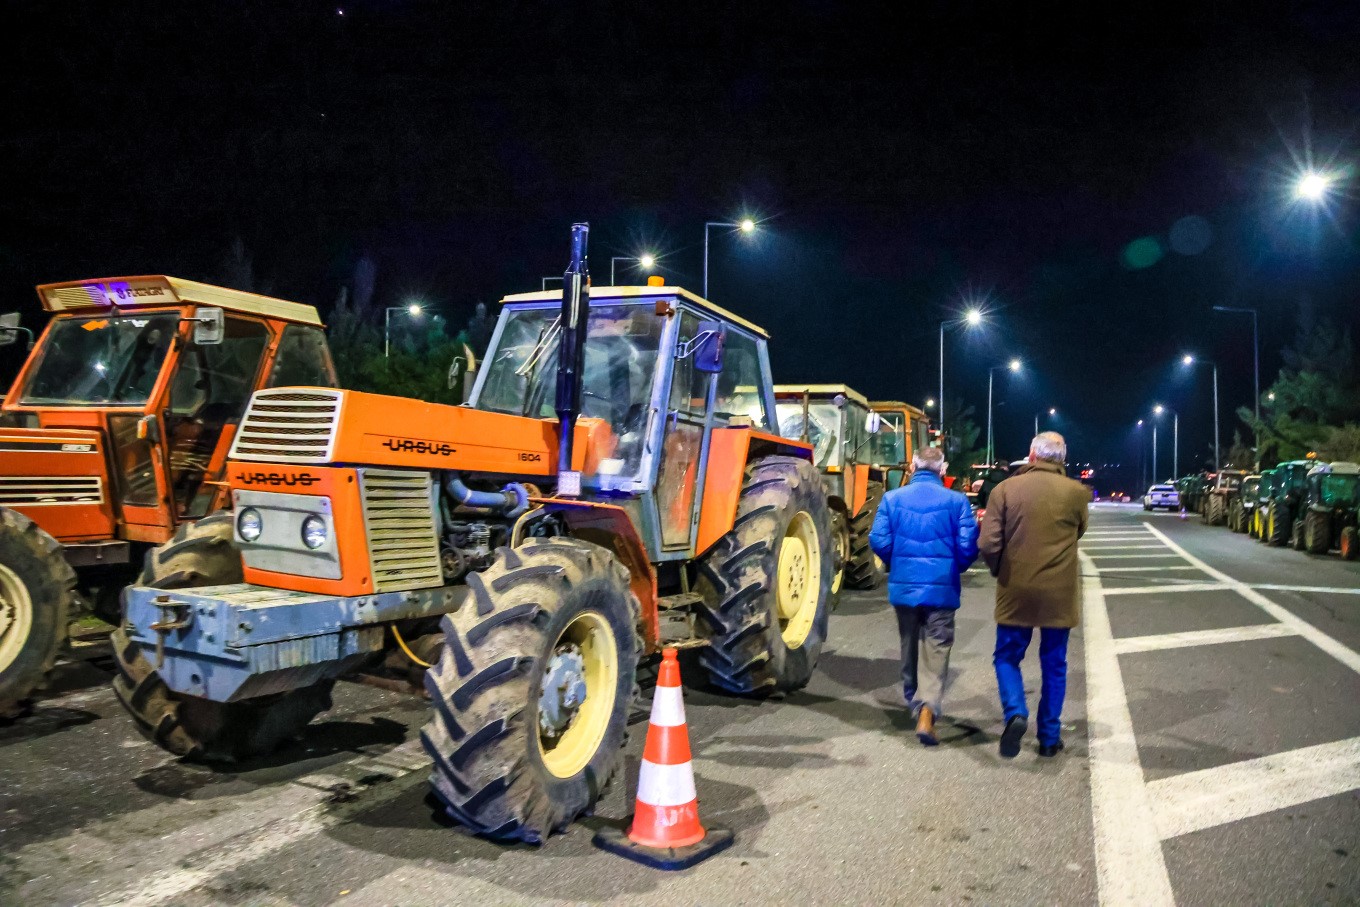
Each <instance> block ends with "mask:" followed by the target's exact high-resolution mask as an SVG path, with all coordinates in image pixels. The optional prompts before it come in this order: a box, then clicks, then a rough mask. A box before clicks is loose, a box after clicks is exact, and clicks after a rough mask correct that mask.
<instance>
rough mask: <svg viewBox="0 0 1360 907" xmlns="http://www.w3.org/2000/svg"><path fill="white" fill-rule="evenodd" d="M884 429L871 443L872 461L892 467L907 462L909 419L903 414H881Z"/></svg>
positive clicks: (880, 430)
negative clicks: (907, 424) (907, 423)
mask: <svg viewBox="0 0 1360 907" xmlns="http://www.w3.org/2000/svg"><path fill="white" fill-rule="evenodd" d="M879 415H880V416H881V417H882V419H883V427H882V428H880V429H879V430H878V434H876V435H874V437H873V439H872V440H871V441H870V442H869V444H870V448H871V457H870V459H871V460H872V462H874V463H879V464H881V465H884V466H891V465H894V464H897V463H905V462H906V460H907V426H906V422H907V417H906V416H905V415H903V414H902V413H880V414H879Z"/></svg>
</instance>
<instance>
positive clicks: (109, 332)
mask: <svg viewBox="0 0 1360 907" xmlns="http://www.w3.org/2000/svg"><path fill="white" fill-rule="evenodd" d="M38 296H39V299H40V300H41V301H42V305H43V308H44V309H45V310H46V311H48V312H50V313H52V318H51V320H50V322H49V323H48V325H47V329H46V330H45V331H43V333H42V336H41V337H40V338H38V341H37V344H36V346H34V348H33V350H32V353H31V354H30V355H29V357H28V360H27V362H26V363H25V364H24V366H23V369H22V371H21V372H20V373H19V376H18V378H17V379H16V380H15V382H14V386H13V388H12V389H11V391H10V392H9V394H8V395H7V396H6V398H5V400H4V405H3V409H0V715H4V714H7V713H13V711H14V710H15V708H16V706H18V704H19V703H21V702H22V701H23V700H24V699H25V698H26V697H27V696H28V695H29V694H30V693H31V692H32V691H33V690H34V689H35V688H37V687H38V686H39V685H40V684H41V683H42V682H43V680H44V678H45V676H46V674H47V672H48V671H49V670H50V668H51V667H52V664H53V661H54V659H55V658H56V655H57V653H58V651H59V650H60V649H61V647H62V645H63V644H64V643H65V641H66V640H67V633H68V625H69V624H70V622H71V621H73V620H75V619H77V618H79V617H81V616H82V615H84V614H88V613H90V612H93V613H94V614H95V615H96V616H98V617H100V618H102V619H104V620H106V621H109V622H117V620H118V595H119V593H120V592H121V591H122V589H123V587H124V586H126V585H127V584H128V583H129V582H131V581H132V580H133V578H134V577H135V576H136V571H137V568H138V566H139V565H140V564H141V562H142V558H143V555H144V553H145V552H146V550H147V549H149V548H150V547H152V546H154V545H158V544H160V543H162V542H166V541H167V540H170V539H171V538H172V537H176V530H177V528H180V529H182V527H183V525H184V524H185V523H186V522H190V521H193V520H197V519H199V518H201V517H204V516H206V515H207V514H209V513H212V512H213V511H215V510H217V509H218V508H220V507H222V506H223V505H224V504H226V503H227V502H228V497H227V488H226V485H225V484H224V483H223V482H222V476H223V473H224V471H225V468H226V460H227V450H228V449H229V448H230V446H231V444H232V441H233V439H234V437H235V432H236V426H237V424H238V423H239V422H240V420H241V417H242V416H243V415H244V414H245V409H246V404H247V402H248V401H249V399H250V395H251V393H252V392H253V391H255V390H258V389H261V388H268V387H276V386H279V385H292V384H313V385H321V386H330V387H333V386H334V385H335V372H334V369H333V368H332V365H331V360H330V353H329V351H328V349H327V346H326V339H325V336H324V335H323V334H322V331H321V321H320V319H319V318H318V317H317V313H316V310H315V309H314V308H312V307H311V306H307V305H300V304H298V303H295V302H285V301H284V300H281V299H270V298H268V297H264V296H256V295H254V294H251V293H241V292H237V291H235V290H227V289H223V288H221V287H214V286H209V285H207V284H201V283H194V282H192V281H187V280H178V279H176V278H173V277H126V278H112V279H106V280H88V281H78V282H73V283H55V284H45V285H43V286H40V287H38ZM17 325H18V317H17V316H15V315H9V316H6V317H5V318H4V319H0V344H12V343H14V342H15V341H16V340H17V339H18V335H19V332H20V331H24V332H26V331H27V329H26V328H20V327H18V326H17ZM29 336H30V337H31V336H32V335H31V334H30V335H29ZM181 541H182V539H181ZM238 569H239V568H238Z"/></svg>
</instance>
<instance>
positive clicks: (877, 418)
mask: <svg viewBox="0 0 1360 907" xmlns="http://www.w3.org/2000/svg"><path fill="white" fill-rule="evenodd" d="M882 427H883V416H882V415H880V414H879V413H876V412H874V411H873V410H869V415H867V416H865V417H864V430H865V431H866V432H868V433H869V434H871V435H876V434H878V431H879V429H881V428H882Z"/></svg>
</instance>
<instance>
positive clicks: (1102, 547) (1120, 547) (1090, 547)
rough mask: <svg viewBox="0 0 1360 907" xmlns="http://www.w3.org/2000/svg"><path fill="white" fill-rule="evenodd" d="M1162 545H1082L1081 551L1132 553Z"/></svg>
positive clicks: (1161, 546)
mask: <svg viewBox="0 0 1360 907" xmlns="http://www.w3.org/2000/svg"><path fill="white" fill-rule="evenodd" d="M1163 547H1165V546H1163V545H1098V546H1097V545H1082V546H1081V550H1083V551H1090V552H1093V553H1094V552H1096V551H1133V550H1137V549H1139V548H1163Z"/></svg>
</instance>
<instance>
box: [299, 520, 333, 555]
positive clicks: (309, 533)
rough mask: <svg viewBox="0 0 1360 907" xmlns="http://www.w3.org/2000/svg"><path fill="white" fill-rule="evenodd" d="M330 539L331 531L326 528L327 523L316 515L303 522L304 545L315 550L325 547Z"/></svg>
mask: <svg viewBox="0 0 1360 907" xmlns="http://www.w3.org/2000/svg"><path fill="white" fill-rule="evenodd" d="M329 539H330V531H329V530H328V529H327V528H326V521H325V520H323V519H322V518H321V517H319V516H317V515H316V514H314V513H313V514H311V515H310V516H308V517H307V518H306V519H305V520H303V521H302V544H304V545H306V546H307V547H308V548H311V549H313V550H315V549H317V548H320V547H321V546H322V545H325V544H326V542H327V541H328V540H329Z"/></svg>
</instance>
